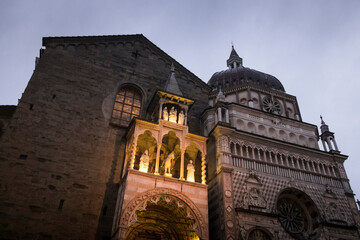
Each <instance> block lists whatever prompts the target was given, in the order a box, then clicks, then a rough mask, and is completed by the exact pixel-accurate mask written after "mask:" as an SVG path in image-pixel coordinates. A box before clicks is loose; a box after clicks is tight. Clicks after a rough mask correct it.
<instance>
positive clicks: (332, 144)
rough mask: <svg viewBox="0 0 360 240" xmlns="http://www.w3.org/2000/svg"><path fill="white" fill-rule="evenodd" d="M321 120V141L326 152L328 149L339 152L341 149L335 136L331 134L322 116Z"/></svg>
mask: <svg viewBox="0 0 360 240" xmlns="http://www.w3.org/2000/svg"><path fill="white" fill-rule="evenodd" d="M320 119H321V126H320V129H321V135H320V138H321V141H322V144H323V147H324V150H325V151H327V147H329V151H332V150H335V151H338V152H340V151H339V148H338V146H337V144H336V141H335V135H334V133H333V132H330V129H329V126H328V125H327V124H326V123H325V121H324V119H323V117H322V116H321V115H320Z"/></svg>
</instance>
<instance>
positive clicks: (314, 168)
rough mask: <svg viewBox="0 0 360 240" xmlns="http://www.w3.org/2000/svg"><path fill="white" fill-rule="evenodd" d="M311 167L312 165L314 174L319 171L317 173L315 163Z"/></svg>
mask: <svg viewBox="0 0 360 240" xmlns="http://www.w3.org/2000/svg"><path fill="white" fill-rule="evenodd" d="M311 165H312V168H313V172H316V173H317V171H316V167H315V166H316V165H315V163H314V162H311Z"/></svg>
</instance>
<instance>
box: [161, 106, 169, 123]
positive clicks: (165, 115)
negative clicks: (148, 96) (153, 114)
mask: <svg viewBox="0 0 360 240" xmlns="http://www.w3.org/2000/svg"><path fill="white" fill-rule="evenodd" d="M162 114H163V119H164V120H166V121H169V112H168V109H167V107H164V109H163V112H162Z"/></svg>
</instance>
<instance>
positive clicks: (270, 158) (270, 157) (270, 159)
mask: <svg viewBox="0 0 360 240" xmlns="http://www.w3.org/2000/svg"><path fill="white" fill-rule="evenodd" d="M268 153H269V161H270V162H271V163H273V159H272V156H271V152H269V151H268Z"/></svg>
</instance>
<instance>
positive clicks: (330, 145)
mask: <svg viewBox="0 0 360 240" xmlns="http://www.w3.org/2000/svg"><path fill="white" fill-rule="evenodd" d="M325 141H326V143H327V144H328V146H329V150H330V151H331V150H333V148H332V144H331V141H330V139H329V138H328V137H327V138H326V139H325Z"/></svg>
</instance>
